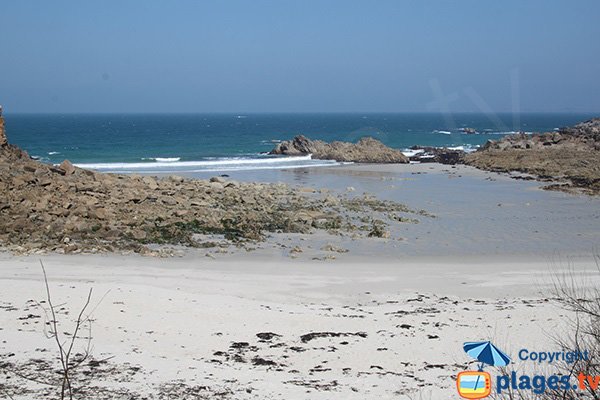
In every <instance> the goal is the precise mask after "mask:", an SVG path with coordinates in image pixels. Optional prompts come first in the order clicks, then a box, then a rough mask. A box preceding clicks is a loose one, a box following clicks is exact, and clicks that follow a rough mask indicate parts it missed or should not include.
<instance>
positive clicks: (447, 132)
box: [432, 129, 452, 135]
mask: <svg viewBox="0 0 600 400" xmlns="http://www.w3.org/2000/svg"><path fill="white" fill-rule="evenodd" d="M432 133H441V134H443V135H452V132H450V131H439V130H437V129H436V130H435V131H433V132H432Z"/></svg>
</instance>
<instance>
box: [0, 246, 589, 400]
mask: <svg viewBox="0 0 600 400" xmlns="http://www.w3.org/2000/svg"><path fill="white" fill-rule="evenodd" d="M41 259H42V260H43V262H44V264H45V265H46V268H47V272H48V275H49V278H50V287H51V290H52V294H53V296H54V302H55V304H62V303H64V307H65V309H68V310H71V312H70V314H69V317H65V316H62V315H61V316H60V317H59V319H61V320H64V319H65V318H70V319H72V318H75V313H76V311H77V308H78V307H80V305H81V304H82V302H83V301H84V299H85V296H86V293H87V290H88V288H90V287H93V288H94V301H93V303H94V304H96V303H97V302H98V301H99V300H100V299H101V298H102V301H101V302H100V304H99V305H98V306H97V308H95V310H94V312H93V318H94V322H93V331H92V337H93V355H94V357H95V359H100V360H102V359H106V358H109V360H108V361H107V362H106V363H101V365H100V366H99V367H98V368H97V369H96V370H97V371H98V370H100V371H102V370H103V369H104V370H105V372H106V373H104V374H102V373H98V378H97V380H95V381H94V383H93V384H94V385H99V387H100V388H98V389H95V390H94V394H95V396H96V398H123V399H125V398H127V399H129V398H156V399H158V398H165V399H167V398H184V399H185V398H190V399H191V398H194V399H195V398H231V399H375V398H377V399H392V398H393V399H409V398H410V399H421V398H422V399H448V398H455V397H456V395H455V389H454V381H453V378H452V377H453V376H455V375H456V374H457V373H458V372H460V371H462V370H466V369H473V368H475V365H474V364H472V363H470V359H469V357H468V356H467V355H466V354H464V353H463V351H462V347H461V346H462V343H463V342H465V341H472V340H490V339H491V340H493V341H494V342H495V343H496V344H497V345H499V346H501V347H502V348H503V349H504V350H505V351H507V352H508V353H509V354H511V355H513V356H514V357H516V353H517V351H518V349H520V348H530V349H540V350H542V349H543V350H549V349H553V348H554V345H553V336H554V335H560V333H561V332H562V331H563V330H565V329H566V328H567V313H566V312H565V311H564V310H562V309H561V308H560V306H559V304H558V303H556V302H555V301H553V300H552V299H551V293H550V290H549V289H550V286H551V284H552V279H551V278H549V277H550V276H551V273H556V272H557V271H559V270H561V269H564V268H566V266H567V263H568V261H569V260H556V259H555V260H550V259H547V258H540V257H506V256H504V257H487V256H486V257H483V256H481V257H444V258H442V257H413V258H406V259H404V260H403V261H402V262H397V261H389V260H388V261H385V260H384V261H382V262H378V263H373V262H370V261H368V260H354V261H347V262H345V261H339V260H337V261H328V262H316V261H313V262H308V261H298V260H291V259H285V258H281V259H277V260H276V261H268V260H267V259H266V258H265V259H260V257H256V258H252V259H250V260H243V255H242V254H240V255H238V256H231V257H225V258H223V259H217V260H213V259H209V258H206V257H202V258H200V257H195V256H193V255H191V254H189V255H187V256H185V257H182V258H172V259H154V258H147V257H141V256H115V255H88V256H60V255H53V256H42V257H41ZM553 261H554V266H552V264H553ZM570 261H572V267H573V268H574V269H575V271H576V274H577V275H578V277H579V278H578V279H581V280H582V281H584V282H587V284H589V285H594V284H595V285H597V284H599V282H598V281H597V280H593V279H592V276H595V277H596V278H597V273H596V275H593V272H594V271H595V269H594V268H595V267H594V263H593V260H592V259H590V258H586V257H579V258H577V259H573V260H570ZM596 272H597V271H596ZM0 280H1V282H0V286H1V287H2V291H1V292H0V355H1V356H2V360H3V361H9V362H11V363H16V364H18V363H22V362H24V361H26V360H29V359H42V360H50V361H52V362H54V363H55V364H54V365H57V364H56V362H57V361H56V360H55V359H53V355H54V354H55V353H53V349H54V347H53V346H54V343H53V342H52V340H50V339H46V338H45V336H44V334H43V330H44V329H43V324H44V317H43V313H41V311H40V309H39V307H37V306H36V305H35V303H36V302H40V301H43V300H44V298H45V293H44V286H43V280H42V274H41V269H40V266H39V260H38V258H36V257H27V258H16V257H12V256H9V255H6V254H5V255H2V256H0ZM103 296H104V297H103ZM62 329H64V330H65V331H66V330H68V327H67V326H63V327H61V330H62ZM260 333H273V334H275V335H259V336H262V339H261V337H259V336H257V334H260ZM311 333H321V334H318V335H313V336H311V335H310V334H311ZM304 335H308V336H304ZM82 336H86V335H84V334H82ZM84 344H85V340H83V341H81V342H80V345H79V347H80V348H79V350H81V348H82V347H84ZM11 354H13V355H11ZM138 367H139V368H138ZM3 380H4V382H5V383H6V384H10V385H15V387H12V389H10V390H14V391H18V386H19V382H20V381H19V378H16V377H12V378H11V379H6V376H3V375H1V374H0V383H2V382H3ZM21 383H23V382H21ZM173 384H175V385H173ZM27 386H28V387H29V388H30V389H34V388H36V387H37V385H34V384H30V383H28V384H27ZM40 387H41V386H40ZM106 388H112V389H111V390H113V392H112V393H109V392H106V390H108V389H106ZM117 390H119V391H121V393H120V394H116V392H115V391H117ZM103 393H104V395H105V396H106V397H102V395H103ZM158 393H162V395H159V394H158ZM136 396H138V397H136ZM161 396H162V397H161ZM169 396H172V397H169ZM186 396H187V397H186ZM194 396H196V397H194ZM202 396H206V397H202ZM14 398H16V399H20V398H38V397H37V396H36V395H35V394H33V393H30V394H28V395H25V396H23V397H19V396H14ZM86 398H94V396H87V397H86Z"/></svg>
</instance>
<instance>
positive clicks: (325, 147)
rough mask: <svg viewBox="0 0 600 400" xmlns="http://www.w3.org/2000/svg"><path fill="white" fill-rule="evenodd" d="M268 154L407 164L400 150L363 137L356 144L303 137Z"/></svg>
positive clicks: (290, 141) (285, 143) (279, 145)
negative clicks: (310, 155) (309, 155)
mask: <svg viewBox="0 0 600 400" xmlns="http://www.w3.org/2000/svg"><path fill="white" fill-rule="evenodd" d="M269 154H282V155H288V156H300V155H308V154H312V156H313V158H315V159H319V160H335V161H341V162H357V163H378V164H383V163H388V164H390V163H403V164H405V163H408V162H409V160H408V158H407V157H406V156H405V155H404V154H402V152H401V151H400V150H396V149H392V148H390V147H388V146H386V145H384V144H383V143H381V142H380V141H379V140H375V139H373V138H371V137H364V138H362V139H360V140H359V141H358V143H350V142H338V141H336V142H331V143H327V142H324V141H322V140H310V139H308V138H307V137H305V136H303V135H299V136H296V137H294V138H293V139H292V140H286V141H284V142H281V143H279V144H277V146H275V148H274V149H273V150H271V152H270V153H269Z"/></svg>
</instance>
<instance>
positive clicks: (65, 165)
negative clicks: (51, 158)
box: [58, 160, 75, 175]
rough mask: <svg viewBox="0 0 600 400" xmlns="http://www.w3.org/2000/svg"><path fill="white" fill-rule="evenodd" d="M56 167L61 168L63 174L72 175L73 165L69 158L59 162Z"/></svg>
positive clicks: (73, 171)
mask: <svg viewBox="0 0 600 400" xmlns="http://www.w3.org/2000/svg"><path fill="white" fill-rule="evenodd" d="M58 168H59V169H60V170H62V171H63V172H64V173H65V175H73V174H74V173H75V166H74V165H73V164H71V161H69V160H64V161H63V162H61V163H60V165H59V166H58Z"/></svg>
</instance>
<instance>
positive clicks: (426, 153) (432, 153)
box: [409, 146, 466, 165]
mask: <svg viewBox="0 0 600 400" xmlns="http://www.w3.org/2000/svg"><path fill="white" fill-rule="evenodd" d="M410 149H411V150H419V151H420V152H418V153H415V154H414V155H412V156H410V157H409V160H410V161H415V162H421V163H440V164H448V165H456V164H462V163H463V162H464V158H465V154H466V153H465V152H464V151H463V150H451V149H448V148H445V147H430V146H412V147H411V148H410Z"/></svg>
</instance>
